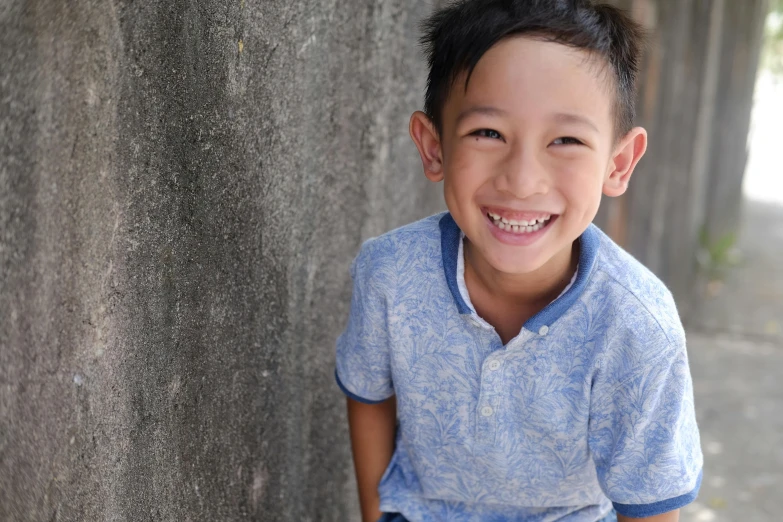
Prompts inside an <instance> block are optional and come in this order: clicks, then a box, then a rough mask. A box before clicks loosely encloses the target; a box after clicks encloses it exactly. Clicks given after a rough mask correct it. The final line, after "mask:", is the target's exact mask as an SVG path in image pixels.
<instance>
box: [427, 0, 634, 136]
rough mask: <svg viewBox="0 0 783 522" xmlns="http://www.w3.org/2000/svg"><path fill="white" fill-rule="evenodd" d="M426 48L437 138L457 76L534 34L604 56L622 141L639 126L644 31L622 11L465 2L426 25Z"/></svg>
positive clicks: (585, 1) (580, 0)
mask: <svg viewBox="0 0 783 522" xmlns="http://www.w3.org/2000/svg"><path fill="white" fill-rule="evenodd" d="M421 27H422V32H423V35H422V37H421V40H420V42H421V45H422V47H423V50H424V52H425V54H426V58H427V63H428V66H429V76H428V78H427V92H426V95H425V98H424V112H425V113H426V114H427V116H428V117H429V118H430V120H432V122H433V124H434V125H435V128H436V130H437V132H438V133H439V134H440V133H442V130H443V120H442V111H443V105H444V104H445V103H446V99H447V98H448V95H449V92H450V90H451V88H452V87H453V85H454V82H455V81H456V79H457V77H458V76H459V75H460V74H461V73H463V72H467V75H466V80H465V88H466V89H467V86H468V82H469V81H470V75H471V74H472V72H473V69H474V68H475V67H476V64H477V63H478V61H479V60H480V59H481V57H482V56H484V54H485V53H486V52H487V51H488V50H489V49H490V48H491V47H492V46H494V45H495V44H496V43H498V42H499V41H501V40H503V39H505V38H508V37H511V36H521V35H527V36H530V37H534V38H540V39H543V40H545V41H552V42H557V43H561V44H564V45H567V46H570V47H574V48H578V49H583V50H586V51H589V52H591V53H594V54H595V55H598V56H601V57H603V58H604V59H605V60H606V62H607V65H608V66H609V67H610V69H609V70H610V71H611V72H612V73H613V74H612V76H613V77H614V80H615V81H614V84H615V87H616V100H615V104H614V118H615V133H616V138H618V139H619V138H620V137H622V136H624V135H625V134H626V133H627V132H628V131H629V130H631V128H632V127H633V123H634V119H635V117H636V81H637V77H638V75H639V60H640V53H641V48H642V42H643V39H644V32H643V30H642V28H641V26H640V25H639V24H637V23H636V22H634V21H633V20H631V18H630V17H629V16H628V15H626V14H625V13H624V12H623V11H621V10H620V9H617V8H616V7H613V6H610V5H606V4H599V5H594V4H593V3H592V2H591V1H590V0H459V1H455V2H451V3H450V4H448V5H446V6H445V7H443V8H441V9H438V10H436V11H435V12H434V13H433V14H432V15H431V16H430V17H429V18H427V19H425V20H424V21H423V22H422V25H421Z"/></svg>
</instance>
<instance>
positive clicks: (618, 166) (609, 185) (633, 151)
mask: <svg viewBox="0 0 783 522" xmlns="http://www.w3.org/2000/svg"><path fill="white" fill-rule="evenodd" d="M646 150H647V131H646V130H644V129H643V128H641V127H634V128H633V129H631V130H630V131H628V134H626V135H625V136H624V137H623V139H621V140H620V143H618V144H617V146H616V147H615V149H614V153H613V155H612V159H611V161H610V162H609V171H608V172H607V175H606V178H605V179H604V194H606V195H607V196H610V197H617V196H621V195H623V194H624V193H625V191H626V190H627V189H628V181H629V180H630V179H631V174H633V170H634V169H635V168H636V164H637V163H639V160H640V159H642V156H644V152H645V151H646Z"/></svg>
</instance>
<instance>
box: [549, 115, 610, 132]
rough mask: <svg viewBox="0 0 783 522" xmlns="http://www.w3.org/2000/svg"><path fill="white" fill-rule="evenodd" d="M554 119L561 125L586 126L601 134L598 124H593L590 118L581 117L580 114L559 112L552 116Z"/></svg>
mask: <svg viewBox="0 0 783 522" xmlns="http://www.w3.org/2000/svg"><path fill="white" fill-rule="evenodd" d="M552 119H553V120H555V121H557V122H560V123H575V124H577V125H585V126H587V127H590V128H591V129H593V130H594V131H595V132H600V131H599V130H598V127H597V126H596V124H595V123H593V122H592V121H591V120H590V119H589V118H586V117H584V116H580V115H578V114H571V113H567V112H559V113H557V114H555V115H554V116H552Z"/></svg>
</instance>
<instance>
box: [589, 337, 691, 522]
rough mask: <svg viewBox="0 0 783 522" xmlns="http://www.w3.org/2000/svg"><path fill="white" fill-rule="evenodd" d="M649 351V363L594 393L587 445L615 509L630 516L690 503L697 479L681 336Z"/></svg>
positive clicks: (689, 382)
mask: <svg viewBox="0 0 783 522" xmlns="http://www.w3.org/2000/svg"><path fill="white" fill-rule="evenodd" d="M646 341H649V339H648V340H646ZM639 342H642V341H639ZM653 348H654V347H653ZM647 352H648V353H651V354H654V355H652V356H651V357H650V359H649V362H645V363H644V364H641V365H637V366H636V367H635V368H633V369H631V370H630V371H628V372H627V373H625V374H624V375H623V378H622V380H621V381H619V382H616V383H614V384H613V385H612V386H604V390H602V391H597V392H594V395H596V397H595V400H594V401H593V403H592V405H591V411H590V426H589V437H588V444H589V447H590V452H591V454H592V456H593V460H594V462H595V466H596V471H597V475H598V481H599V483H600V485H601V488H602V490H603V492H604V494H605V495H606V496H607V497H608V498H609V499H610V500H611V501H612V503H613V504H614V507H615V510H616V511H617V512H618V513H620V514H622V515H625V516H628V517H632V518H644V517H650V516H655V515H659V514H661V513H666V512H669V511H672V510H675V509H679V508H681V507H683V506H685V505H687V504H689V503H691V502H692V501H693V500H695V498H696V496H697V494H698V492H699V487H700V485H701V477H702V464H703V457H702V453H701V445H700V441H699V431H698V427H697V425H696V416H695V412H694V405H693V384H692V379H691V375H690V369H689V367H688V357H687V353H686V349H685V339H684V336H683V337H682V338H681V339H679V340H678V341H677V342H676V344H675V345H672V344H671V343H668V342H667V344H666V345H664V346H660V349H658V350H647Z"/></svg>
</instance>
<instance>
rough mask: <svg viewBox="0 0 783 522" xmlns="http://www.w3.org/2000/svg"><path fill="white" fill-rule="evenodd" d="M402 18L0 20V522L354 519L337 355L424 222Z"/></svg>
mask: <svg viewBox="0 0 783 522" xmlns="http://www.w3.org/2000/svg"><path fill="white" fill-rule="evenodd" d="M429 8H430V7H429V5H428V3H426V2H415V1H412V0H362V1H359V0H351V1H348V2H337V1H335V0H331V1H325V2H324V1H301V2H300V1H297V2H288V1H282V0H264V1H263V2H258V1H251V0H246V1H245V0H235V1H231V2H226V1H217V0H200V1H196V0H190V1H185V0H179V1H178V0H174V1H171V2H158V1H155V0H143V1H136V2H130V1H117V0H104V1H97V0H95V1H87V0H78V1H73V2H70V1H69V2H53V1H45V0H31V1H24V0H11V1H10V2H4V3H3V5H2V7H0V520H2V521H9V522H11V521H39V520H40V521H54V520H57V521H104V520H106V521H142V520H144V521H186V520H190V521H202V520H221V521H223V520H226V521H228V520H265V521H266V520H268V521H273V520H292V521H293V520H296V521H306V520H318V521H322V520H323V521H335V522H336V521H340V522H342V521H345V520H350V519H351V517H353V516H355V513H356V510H355V502H356V501H355V493H354V490H353V485H352V468H351V463H350V457H349V450H348V443H347V430H346V426H345V417H344V401H343V398H342V395H341V394H340V393H339V391H338V390H337V389H336V388H335V385H334V381H333V374H332V372H333V342H334V339H335V337H336V336H337V335H338V333H339V331H340V330H341V329H342V327H343V324H344V321H345V318H346V313H347V304H348V299H349V294H350V285H349V274H348V266H349V263H350V260H351V258H352V257H353V255H354V254H355V252H356V250H357V249H358V247H359V245H360V243H361V241H362V240H363V239H364V238H366V237H368V236H371V235H375V234H378V233H380V232H383V231H385V230H387V229H390V228H392V227H394V226H397V225H400V224H403V223H405V222H408V221H411V220H413V219H416V218H419V217H423V216H424V215H427V214H430V213H433V212H435V211H438V210H439V209H440V208H441V206H442V198H441V196H440V193H439V189H438V187H436V186H428V185H427V182H426V181H425V180H424V177H423V176H422V175H421V168H420V166H419V164H418V157H417V155H416V152H415V149H414V147H413V146H412V144H410V143H409V138H408V137H407V122H408V117H409V115H410V113H411V112H412V111H413V110H415V109H417V108H419V106H420V100H421V98H422V93H423V88H424V70H423V65H422V63H421V60H420V58H419V53H418V46H417V43H416V38H417V36H418V32H417V27H416V23H417V21H418V20H419V19H420V18H421V17H422V16H423V15H424V14H425V13H427V12H428V11H429Z"/></svg>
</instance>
